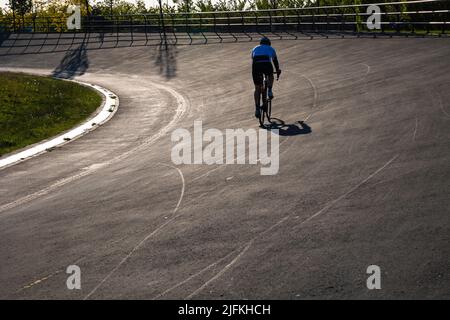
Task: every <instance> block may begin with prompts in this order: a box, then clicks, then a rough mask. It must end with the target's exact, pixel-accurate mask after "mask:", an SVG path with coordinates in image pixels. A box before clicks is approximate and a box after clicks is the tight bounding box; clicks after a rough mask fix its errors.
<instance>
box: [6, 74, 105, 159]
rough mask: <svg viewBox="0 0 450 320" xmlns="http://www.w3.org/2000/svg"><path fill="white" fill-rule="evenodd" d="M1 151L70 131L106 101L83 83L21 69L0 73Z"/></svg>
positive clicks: (7, 150) (9, 150) (21, 146)
mask: <svg viewBox="0 0 450 320" xmlns="http://www.w3.org/2000/svg"><path fill="white" fill-rule="evenodd" d="M0 83H1V84H2V85H1V86H0V155H1V154H5V153H8V152H11V151H13V150H16V149H19V148H23V147H25V146H27V145H29V144H33V143H36V142H38V141H41V140H44V139H47V138H49V137H52V136H54V135H57V134H58V133H61V132H63V131H66V130H68V129H70V128H72V127H74V126H75V125H77V124H78V123H80V122H81V121H83V120H84V119H86V118H87V117H89V116H90V115H91V114H92V113H93V112H94V111H95V110H96V109H97V108H98V107H99V106H100V103H101V101H102V99H101V97H100V96H99V95H98V94H97V92H95V91H93V90H92V89H89V88H86V87H83V86H81V85H78V84H75V83H72V82H67V81H61V80H55V79H52V78H50V77H38V76H31V75H25V74H17V73H0Z"/></svg>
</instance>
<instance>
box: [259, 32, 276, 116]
mask: <svg viewBox="0 0 450 320" xmlns="http://www.w3.org/2000/svg"><path fill="white" fill-rule="evenodd" d="M252 60H253V64H252V76H253V83H254V84H255V107H256V110H255V117H256V118H259V116H260V108H261V107H260V101H261V93H262V92H263V78H264V75H266V77H267V78H268V79H269V82H268V84H267V87H268V96H269V99H273V92H272V85H273V67H272V62H273V64H274V65H275V69H276V71H277V76H278V77H279V76H280V74H281V70H280V66H279V64H278V59H277V53H276V52H275V49H274V48H272V47H271V43H270V40H269V38H267V37H263V38H261V41H260V42H259V46H256V47H254V48H253V50H252Z"/></svg>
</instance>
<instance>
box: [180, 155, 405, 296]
mask: <svg viewBox="0 0 450 320" xmlns="http://www.w3.org/2000/svg"><path fill="white" fill-rule="evenodd" d="M398 156H399V154H397V155H396V156H394V157H392V158H391V159H390V160H389V161H388V162H386V163H385V164H384V165H383V166H381V167H380V168H378V169H377V170H376V171H374V172H373V173H372V174H370V175H369V176H368V177H367V178H365V179H364V180H362V181H361V182H360V183H358V184H357V185H356V186H354V187H353V188H351V189H350V190H348V191H347V192H346V193H344V194H343V195H341V196H340V197H338V198H336V199H335V200H333V201H331V202H329V203H328V204H327V205H325V207H323V208H322V209H320V210H319V211H317V212H316V213H314V214H313V215H312V216H310V217H309V218H307V219H305V220H303V221H302V222H301V223H300V224H299V225H303V224H305V223H307V222H309V221H311V220H312V219H314V218H316V217H317V216H319V215H321V214H323V213H324V212H326V211H327V210H329V209H330V208H331V207H333V206H334V205H335V204H336V203H338V202H339V201H341V200H342V199H344V198H345V197H347V196H348V195H349V194H350V193H352V192H354V191H355V190H356V189H358V188H359V187H361V186H362V185H363V184H365V183H366V182H367V181H369V180H370V179H372V178H373V177H374V176H376V175H377V174H378V173H380V172H381V171H383V170H384V169H385V168H386V167H387V166H389V165H390V164H391V163H392V162H393V161H394V160H395V159H397V157H398ZM289 218H291V215H287V216H285V217H284V218H282V219H281V220H279V221H278V222H277V223H275V224H274V225H272V226H271V227H269V228H268V229H266V230H264V231H262V232H261V233H259V234H257V235H256V236H255V237H253V238H252V239H251V240H249V241H248V242H247V243H246V244H245V247H244V249H243V250H242V251H241V252H240V253H239V254H238V255H237V256H236V257H235V258H234V259H233V260H232V261H231V262H230V263H229V264H227V265H226V266H225V267H224V268H222V269H221V270H220V271H219V272H218V273H216V275H214V276H213V277H212V278H210V279H209V280H207V281H206V282H204V284H203V285H201V286H200V287H199V288H198V289H196V290H194V291H193V292H192V293H191V294H190V295H189V296H188V299H190V298H192V297H193V296H195V295H197V294H198V293H199V292H201V291H202V290H203V289H205V288H206V286H207V285H209V284H210V283H212V282H213V281H215V280H217V279H218V278H219V277H220V276H222V275H223V274H224V273H225V272H226V271H227V270H228V269H230V268H231V266H232V265H233V264H235V263H236V262H237V261H238V260H239V258H241V257H242V256H243V255H244V253H245V252H246V251H248V249H249V248H250V246H251V245H252V244H253V242H254V241H255V240H256V239H257V238H258V237H261V236H262V235H264V234H266V233H268V232H270V231H271V230H273V229H274V228H275V227H277V226H279V225H281V224H282V223H283V222H285V221H286V220H287V219H289ZM241 247H243V246H241ZM241 247H239V248H241Z"/></svg>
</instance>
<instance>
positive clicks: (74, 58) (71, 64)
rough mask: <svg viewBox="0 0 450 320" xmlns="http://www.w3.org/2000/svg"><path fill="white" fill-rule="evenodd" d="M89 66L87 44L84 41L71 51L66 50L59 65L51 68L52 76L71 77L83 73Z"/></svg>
mask: <svg viewBox="0 0 450 320" xmlns="http://www.w3.org/2000/svg"><path fill="white" fill-rule="evenodd" d="M88 68H89V59H88V56H87V45H86V43H85V41H84V40H83V42H82V43H81V44H80V45H79V46H78V47H77V48H76V49H75V50H72V51H67V52H66V54H65V55H64V58H63V59H62V60H61V62H60V63H59V65H58V66H57V67H56V68H55V69H54V70H53V72H52V75H53V76H54V77H58V78H63V79H73V78H74V77H75V76H81V75H83V74H84V73H85V72H86V70H87V69H88Z"/></svg>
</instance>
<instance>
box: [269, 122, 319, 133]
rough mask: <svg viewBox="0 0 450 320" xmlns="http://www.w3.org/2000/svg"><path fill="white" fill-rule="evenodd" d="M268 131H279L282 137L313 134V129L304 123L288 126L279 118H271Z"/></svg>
mask: <svg viewBox="0 0 450 320" xmlns="http://www.w3.org/2000/svg"><path fill="white" fill-rule="evenodd" d="M266 129H267V130H273V129H278V135H280V136H298V135H301V134H310V133H311V132H312V129H311V127H310V126H308V125H307V124H306V123H305V122H304V121H297V122H295V123H291V124H286V123H285V122H284V121H283V120H281V119H278V118H271V119H270V125H269V126H266Z"/></svg>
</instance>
